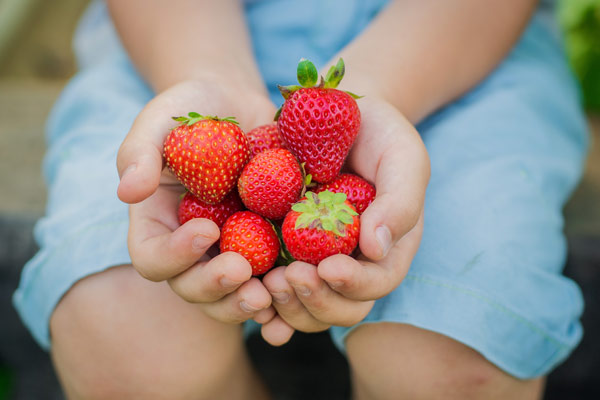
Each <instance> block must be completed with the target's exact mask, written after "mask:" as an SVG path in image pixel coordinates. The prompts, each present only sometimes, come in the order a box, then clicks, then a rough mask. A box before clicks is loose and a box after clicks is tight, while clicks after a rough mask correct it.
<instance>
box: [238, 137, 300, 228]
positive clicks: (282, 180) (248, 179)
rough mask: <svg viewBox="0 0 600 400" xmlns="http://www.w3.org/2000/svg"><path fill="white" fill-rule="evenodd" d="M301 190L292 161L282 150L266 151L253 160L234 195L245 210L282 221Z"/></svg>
mask: <svg viewBox="0 0 600 400" xmlns="http://www.w3.org/2000/svg"><path fill="white" fill-rule="evenodd" d="M302 188H303V179H302V171H301V169H300V164H298V161H297V160H296V157H294V155H293V154H292V153H290V151H289V150H286V149H270V150H265V151H263V152H262V153H260V154H258V155H257V156H256V157H254V158H253V159H252V160H250V162H249V163H248V164H246V166H245V167H244V169H243V171H242V174H241V175H240V179H239V180H238V192H239V193H240V198H241V199H242V201H243V202H244V205H245V206H246V207H248V209H249V210H252V211H254V212H255V213H257V214H260V215H262V216H263V217H265V218H269V219H274V220H277V219H282V218H283V217H285V215H286V214H287V213H288V211H290V209H291V208H292V205H293V204H294V203H295V202H297V201H298V199H299V198H300V194H301V192H302Z"/></svg>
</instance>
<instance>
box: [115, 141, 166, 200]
mask: <svg viewBox="0 0 600 400" xmlns="http://www.w3.org/2000/svg"><path fill="white" fill-rule="evenodd" d="M162 168H163V164H162V153H161V151H160V150H159V149H158V148H157V147H156V146H155V145H154V144H153V143H151V142H149V141H148V140H144V139H143V138H139V137H137V135H135V134H134V131H133V130H132V132H131V133H130V134H129V135H128V136H127V138H126V139H125V141H124V142H123V143H122V145H121V147H120V149H119V152H118V154H117V169H118V171H119V177H120V179H121V180H120V182H119V187H118V188H117V196H119V199H121V201H123V202H125V203H129V204H133V203H139V202H140V201H142V200H144V199H146V198H148V197H149V196H151V195H152V194H153V193H154V192H155V191H156V189H157V188H158V184H159V182H160V175H161V171H162Z"/></svg>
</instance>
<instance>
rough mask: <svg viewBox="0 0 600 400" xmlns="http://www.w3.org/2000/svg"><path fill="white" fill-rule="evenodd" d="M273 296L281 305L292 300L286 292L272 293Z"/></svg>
mask: <svg viewBox="0 0 600 400" xmlns="http://www.w3.org/2000/svg"><path fill="white" fill-rule="evenodd" d="M271 296H272V297H273V298H274V299H275V301H276V302H278V303H280V304H286V303H287V302H288V301H289V300H290V295H289V293H286V292H277V293H271Z"/></svg>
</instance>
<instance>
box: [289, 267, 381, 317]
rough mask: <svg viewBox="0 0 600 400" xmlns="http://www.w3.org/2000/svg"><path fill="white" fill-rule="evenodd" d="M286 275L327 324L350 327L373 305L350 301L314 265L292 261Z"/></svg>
mask: <svg viewBox="0 0 600 400" xmlns="http://www.w3.org/2000/svg"><path fill="white" fill-rule="evenodd" d="M347 258H349V257H347ZM285 277H286V279H287V281H288V282H289V283H290V285H291V286H292V287H293V288H294V291H295V293H296V296H297V297H298V299H299V300H300V301H301V302H302V304H303V305H304V307H306V309H307V310H308V312H310V314H311V315H312V316H313V317H314V318H315V319H317V320H318V321H321V322H324V323H326V324H329V325H337V326H352V325H354V324H356V323H358V322H360V321H362V320H363V318H364V317H366V316H367V314H368V313H369V311H371V308H372V307H373V301H355V300H350V299H348V298H346V297H344V296H342V295H340V294H339V293H337V292H335V291H333V290H332V289H331V288H330V287H329V286H328V285H327V283H326V282H325V281H324V280H322V279H321V278H320V277H319V274H318V272H317V268H316V267H315V266H314V265H311V264H307V263H303V262H295V263H292V264H290V265H289V266H288V268H287V269H286V271H285Z"/></svg>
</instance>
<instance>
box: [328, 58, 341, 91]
mask: <svg viewBox="0 0 600 400" xmlns="http://www.w3.org/2000/svg"><path fill="white" fill-rule="evenodd" d="M345 72H346V66H345V65H344V59H343V58H341V57H340V59H339V60H338V62H337V63H336V64H335V65H332V66H331V67H330V68H329V71H327V75H325V83H324V85H323V87H325V88H336V87H338V85H339V84H340V81H341V80H342V78H344V73H345Z"/></svg>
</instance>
